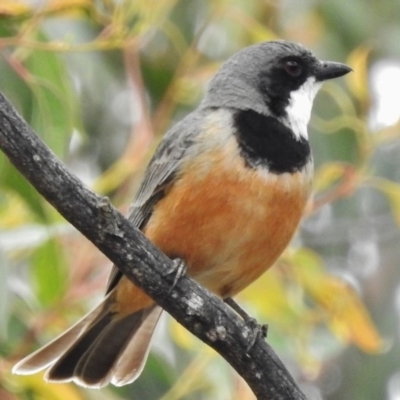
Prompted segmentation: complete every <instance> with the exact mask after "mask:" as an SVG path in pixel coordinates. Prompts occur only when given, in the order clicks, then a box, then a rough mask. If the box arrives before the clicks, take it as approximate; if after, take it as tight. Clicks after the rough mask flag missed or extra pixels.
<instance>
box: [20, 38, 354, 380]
mask: <svg viewBox="0 0 400 400" xmlns="http://www.w3.org/2000/svg"><path fill="white" fill-rule="evenodd" d="M350 71H352V69H351V68H350V67H349V66H348V65H346V64H343V63H339V62H332V61H321V60H319V59H318V58H317V57H316V56H315V55H314V54H313V53H312V52H311V51H310V50H308V49H307V48H305V47H304V46H303V45H301V44H298V43H294V42H289V41H285V40H277V41H267V42H261V43H258V44H254V45H251V46H248V47H246V48H244V49H242V50H240V51H239V52H237V53H236V54H234V55H233V56H232V57H230V58H229V59H228V60H227V61H226V62H225V63H223V64H222V66H221V67H220V69H219V70H218V71H217V72H216V74H215V75H214V77H213V78H212V79H211V80H210V82H209V85H208V88H207V90H206V93H205V95H204V98H203V100H202V101H201V102H200V104H199V105H198V106H197V108H196V109H195V110H194V111H192V112H191V113H190V114H188V115H187V116H186V117H185V118H184V119H183V120H181V121H180V122H178V123H177V124H176V125H175V126H173V127H172V128H171V129H170V130H169V131H168V132H167V133H166V134H165V135H164V137H163V139H162V140H161V142H160V144H159V146H158V148H157V149H156V151H155V153H154V155H153V157H152V159H151V160H150V162H149V165H148V167H147V169H146V172H145V174H144V178H143V180H142V183H141V185H140V186H139V189H138V191H137V194H136V196H135V198H134V201H133V203H132V205H131V208H130V211H129V216H128V219H129V221H130V222H131V223H132V224H133V225H134V226H135V227H137V228H138V229H140V230H141V231H142V232H143V233H144V235H145V236H146V237H147V238H148V239H149V240H151V241H152V242H153V243H154V244H155V245H156V246H158V247H159V248H160V249H161V250H162V251H163V252H164V253H165V254H166V255H167V256H168V257H170V258H171V259H178V260H179V259H180V260H182V261H183V262H184V263H185V265H186V266H187V273H188V275H190V276H191V277H193V278H194V279H195V280H196V281H197V282H198V283H200V284H201V285H203V286H205V287H206V288H208V289H209V290H211V291H212V292H213V293H215V294H217V295H218V296H219V297H221V298H222V299H224V300H229V299H232V297H233V296H234V295H236V294H237V293H239V292H240V291H242V290H243V289H244V288H246V287H247V286H248V285H249V284H250V283H252V282H253V281H254V280H256V279H257V278H258V277H260V276H261V275H262V274H263V273H264V272H265V271H267V270H268V269H269V268H270V267H271V266H272V265H273V264H274V263H275V262H276V261H277V259H278V257H279V256H280V255H281V254H282V252H283V251H284V249H285V248H286V247H287V246H288V244H289V242H290V241H291V239H292V237H293V235H294V233H295V231H296V229H297V227H298V225H299V223H300V220H301V218H302V216H303V214H304V210H305V207H306V204H307V202H308V200H309V197H310V195H311V191H312V178H313V158H312V153H311V148H310V143H309V139H308V132H307V126H308V123H309V119H310V115H311V110H312V105H313V101H314V98H315V96H316V94H317V92H318V90H319V89H320V87H321V85H322V84H323V82H325V81H327V80H330V79H334V78H339V77H341V76H343V75H345V74H347V73H349V72H350ZM161 313H162V309H161V308H160V307H159V306H158V305H157V304H156V303H155V302H154V301H153V300H152V299H151V298H150V297H149V296H147V295H146V294H145V293H144V292H143V291H142V290H141V289H139V288H138V287H137V286H135V285H134V284H133V283H132V282H131V281H130V280H128V278H126V277H125V276H124V275H123V274H121V273H120V272H119V270H118V269H117V268H116V267H115V266H113V269H112V271H111V274H110V278H109V280H108V285H107V290H106V293H105V297H104V299H103V301H102V302H101V303H100V304H99V305H98V306H97V307H96V308H95V309H94V310H92V311H91V312H89V313H88V314H87V315H86V316H84V317H83V318H82V319H81V320H79V321H78V322H77V323H76V324H75V325H73V326H72V327H71V328H70V329H69V330H67V331H66V332H64V333H62V334H61V335H60V336H58V337H57V338H56V339H54V340H53V341H52V342H50V343H49V344H47V345H45V346H44V347H42V348H40V349H39V350H37V351H36V352H34V353H32V354H31V355H29V356H27V357H26V358H24V359H23V360H21V361H19V362H18V363H17V364H16V365H15V366H14V368H13V372H14V373H16V374H22V375H27V374H33V373H36V372H38V371H41V370H46V372H45V376H44V378H45V379H46V380H47V381H50V382H70V381H73V382H75V383H76V384H78V385H81V386H84V387H88V388H101V387H104V386H106V385H108V384H113V385H115V386H123V385H126V384H129V383H132V382H133V381H134V380H136V379H137V378H138V377H139V375H140V374H141V372H142V370H143V368H144V365H145V362H146V359H147V356H148V353H149V348H150V342H151V338H152V335H153V332H154V329H155V327H156V326H157V323H158V321H159V318H160V315H161Z"/></svg>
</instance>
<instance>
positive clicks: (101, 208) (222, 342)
mask: <svg viewBox="0 0 400 400" xmlns="http://www.w3.org/2000/svg"><path fill="white" fill-rule="evenodd" d="M0 148H1V149H2V150H3V152H4V153H5V154H6V155H7V157H8V158H9V160H10V161H11V163H12V164H14V166H15V167H16V168H17V169H18V170H19V171H20V173H21V174H22V175H24V176H25V177H26V179H28V181H29V182H30V183H31V184H32V185H33V186H34V187H35V188H36V190H37V191H38V192H39V193H41V195H42V196H43V197H44V198H45V199H46V200H47V201H48V202H50V203H51V204H52V205H53V206H54V207H55V208H56V209H57V210H58V211H59V212H60V214H62V215H63V216H64V217H65V219H67V220H68V221H69V222H70V223H71V224H72V225H74V226H75V227H76V228H77V229H78V230H79V231H80V232H82V234H83V235H85V236H86V237H87V238H88V239H89V240H90V241H91V242H93V243H94V244H95V245H96V246H97V247H98V248H99V250H100V251H102V252H103V253H104V254H105V255H106V256H107V257H108V258H109V259H110V260H111V261H112V262H113V263H114V264H115V265H116V266H117V267H118V268H119V269H120V270H121V271H122V272H123V273H124V274H125V275H126V276H127V277H128V278H129V279H131V280H132V282H134V283H135V284H136V285H137V286H139V287H140V288H141V289H143V290H144V291H145V292H146V293H147V294H149V295H150V296H151V297H152V298H153V299H154V300H155V301H156V302H157V303H158V304H159V305H160V306H161V307H163V308H164V309H165V310H166V311H167V312H168V313H170V314H171V315H172V316H173V317H174V318H176V319H177V320H178V321H179V322H180V323H181V324H182V325H183V326H184V327H185V328H186V329H188V330H189V331H190V332H192V333H193V334H194V335H196V336H197V337H198V338H200V339H201V340H202V341H203V342H205V343H207V344H208V345H209V346H211V347H212V348H213V349H215V350H216V351H217V352H218V353H219V354H220V355H221V356H222V357H224V358H225V359H226V360H227V361H228V362H229V363H230V364H231V365H232V367H233V368H234V369H235V370H236V371H237V372H238V373H239V374H240V375H241V376H242V377H243V378H244V379H245V380H246V382H247V383H248V384H249V386H250V387H251V388H252V390H253V392H254V393H255V394H256V396H257V398H258V399H273V400H299V399H300V400H305V399H306V397H305V396H304V394H302V393H301V391H300V389H299V388H298V386H297V385H296V383H295V382H294V380H293V378H292V377H291V376H290V374H289V373H288V371H287V370H286V368H285V366H284V365H283V364H282V362H281V361H280V360H279V359H278V357H277V356H276V355H275V353H274V352H273V350H272V348H271V347H270V346H269V345H268V344H267V343H266V342H265V341H264V340H263V339H261V338H259V339H258V340H257V341H256V343H255V345H254V346H253V347H252V348H251V350H250V351H249V352H248V353H247V351H246V348H247V346H248V340H247V339H246V332H247V333H248V331H246V329H248V328H247V327H246V326H245V325H244V323H243V320H241V319H240V318H239V317H238V316H237V315H236V314H235V313H234V312H233V311H232V310H231V309H230V308H229V307H227V306H226V305H225V304H224V303H223V302H222V301H221V299H219V298H218V297H217V296H215V295H214V294H212V293H211V292H209V291H208V290H207V289H205V288H203V287H201V286H199V285H198V284H197V283H196V282H195V281H194V280H192V279H190V278H189V277H187V276H185V277H183V278H182V279H180V280H179V282H178V283H177V285H176V286H175V287H174V289H173V290H172V292H171V293H169V291H170V288H171V285H172V284H173V280H174V276H173V274H168V271H170V270H171V268H172V266H173V264H172V261H171V260H170V259H169V258H168V257H167V256H166V255H165V254H163V253H162V252H161V251H160V250H158V249H157V248H156V247H155V246H154V245H153V244H152V243H150V242H149V241H148V240H147V239H146V238H145V237H144V236H143V234H142V233H141V232H140V231H139V230H137V229H135V228H134V227H133V226H132V225H131V224H130V223H129V222H128V221H127V219H125V218H124V217H123V216H122V215H121V214H120V213H119V212H118V211H117V210H116V209H114V208H113V207H112V206H111V204H110V203H109V202H108V200H107V199H106V198H102V197H99V196H97V195H95V194H94V193H92V192H91V191H90V190H88V189H87V188H86V187H85V186H84V185H83V184H82V182H80V181H79V180H78V179H77V178H76V177H75V176H73V175H71V173H69V172H68V171H67V169H66V168H65V166H64V165H63V164H62V163H61V162H60V161H59V160H58V159H57V158H56V156H55V155H54V154H53V153H52V152H51V151H50V150H49V149H48V148H47V147H46V146H45V145H44V143H43V142H42V141H41V140H40V139H39V138H38V137H37V135H36V134H35V133H34V132H33V131H32V129H31V128H30V127H29V126H28V125H27V124H26V123H25V122H24V121H23V119H22V118H21V117H20V116H19V115H18V114H17V112H16V111H15V110H14V108H13V107H12V106H11V105H10V103H9V102H8V101H7V100H6V99H5V98H4V96H3V95H2V94H1V93H0Z"/></svg>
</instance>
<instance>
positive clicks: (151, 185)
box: [107, 112, 202, 293]
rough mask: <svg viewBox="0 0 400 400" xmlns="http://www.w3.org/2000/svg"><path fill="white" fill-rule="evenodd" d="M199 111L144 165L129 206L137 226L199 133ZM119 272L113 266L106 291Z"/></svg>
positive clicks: (177, 127)
mask: <svg viewBox="0 0 400 400" xmlns="http://www.w3.org/2000/svg"><path fill="white" fill-rule="evenodd" d="M201 121H202V118H201V114H200V113H198V112H197V113H196V112H194V113H192V114H189V115H188V116H187V117H186V118H185V119H183V120H182V121H181V122H179V123H178V124H177V125H175V126H174V127H173V128H172V129H171V130H169V131H168V132H167V133H166V135H165V136H164V138H163V140H162V141H161V143H160V144H159V146H158V148H157V150H156V152H155V153H154V155H153V157H152V159H151V161H150V163H149V166H148V167H147V170H146V173H145V176H144V178H143V181H142V183H141V185H140V187H139V190H138V192H137V194H136V197H135V199H134V201H133V203H132V205H131V207H130V210H129V215H128V219H129V221H130V222H132V223H133V225H134V226H135V227H137V228H139V229H142V228H143V226H145V224H146V223H147V221H148V219H149V218H150V216H151V213H152V210H153V207H154V205H155V204H156V203H157V202H158V201H159V200H160V199H161V198H162V197H163V194H164V191H165V189H166V188H167V187H169V186H170V185H171V184H173V183H172V182H173V178H174V177H175V176H176V173H177V172H178V170H179V166H180V164H181V161H182V159H183V158H184V156H185V153H186V152H187V150H188V149H189V148H190V147H191V145H192V143H193V141H194V139H195V137H196V136H197V135H198V133H199V132H200V127H201ZM121 276H122V274H121V272H119V270H118V268H117V267H116V266H115V265H114V266H113V268H112V271H111V274H110V277H109V279H108V284H107V293H108V292H109V291H110V290H112V289H113V288H114V286H115V285H116V284H117V282H118V281H119V280H120V278H121Z"/></svg>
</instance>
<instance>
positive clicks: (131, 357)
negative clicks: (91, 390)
mask: <svg viewBox="0 0 400 400" xmlns="http://www.w3.org/2000/svg"><path fill="white" fill-rule="evenodd" d="M110 295H111V293H110ZM109 301H110V299H109V296H107V297H106V298H105V300H104V302H103V303H102V304H101V305H100V306H98V307H97V308H96V309H94V310H93V311H91V312H90V313H89V314H87V315H86V316H85V317H84V318H82V319H81V320H80V321H78V322H77V323H76V324H75V325H74V326H73V327H72V328H70V329H69V330H68V331H66V332H65V333H64V334H62V335H60V336H59V337H57V338H56V339H55V340H53V341H52V342H50V343H49V344H48V345H46V346H44V347H42V348H41V349H39V350H37V351H36V352H35V353H33V354H31V355H30V356H28V357H26V358H24V359H23V360H21V361H20V362H19V363H18V364H16V365H15V366H14V368H13V372H14V373H17V374H22V375H27V374H32V373H35V372H38V371H40V370H43V369H45V368H48V370H47V372H46V376H45V378H46V379H47V380H49V381H52V382H68V381H75V382H76V383H78V384H80V385H82V386H86V387H97V388H99V387H102V386H105V385H107V384H108V383H109V382H111V383H113V384H114V385H117V386H122V385H125V384H127V383H130V382H133V381H134V380H135V379H136V378H137V377H138V376H139V375H140V373H141V371H142V369H143V367H144V364H145V361H146V358H147V355H148V352H149V346H150V341H151V338H152V335H153V332H154V329H155V327H156V325H157V322H158V319H159V317H160V315H161V312H162V309H161V308H160V307H158V306H157V305H151V306H150V307H147V308H144V309H141V310H138V311H135V312H133V313H131V314H128V315H125V316H122V317H121V316H119V315H117V314H116V313H115V312H113V311H112V307H110V306H109V304H108V302H109Z"/></svg>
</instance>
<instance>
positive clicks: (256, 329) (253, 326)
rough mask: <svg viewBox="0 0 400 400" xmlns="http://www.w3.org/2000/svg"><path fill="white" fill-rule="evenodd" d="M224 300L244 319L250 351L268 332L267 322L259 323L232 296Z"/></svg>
mask: <svg viewBox="0 0 400 400" xmlns="http://www.w3.org/2000/svg"><path fill="white" fill-rule="evenodd" d="M224 302H225V303H226V304H228V305H229V307H231V308H232V309H233V310H234V311H236V312H237V313H238V314H239V315H240V316H241V317H242V318H243V320H244V332H243V334H244V336H245V337H246V338H247V339H248V345H247V348H246V352H247V353H248V352H249V351H250V350H251V349H252V348H253V346H254V345H255V343H256V341H257V339H258V338H261V339H265V338H266V337H267V333H268V325H267V324H259V323H258V322H257V320H256V319H255V318H253V317H251V316H250V315H249V314H248V313H247V312H246V311H245V310H243V308H242V307H240V306H239V304H238V303H236V301H235V300H233V299H232V297H228V298H226V299H224Z"/></svg>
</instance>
